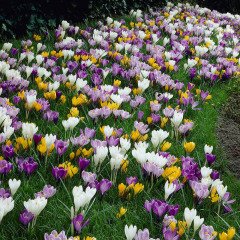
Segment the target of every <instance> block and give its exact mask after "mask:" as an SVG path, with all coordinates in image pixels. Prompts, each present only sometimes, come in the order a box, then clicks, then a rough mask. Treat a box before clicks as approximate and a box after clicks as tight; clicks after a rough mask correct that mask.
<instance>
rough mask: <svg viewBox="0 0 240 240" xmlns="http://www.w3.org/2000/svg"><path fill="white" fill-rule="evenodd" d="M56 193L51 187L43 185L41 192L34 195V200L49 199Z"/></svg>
mask: <svg viewBox="0 0 240 240" xmlns="http://www.w3.org/2000/svg"><path fill="white" fill-rule="evenodd" d="M56 191H57V190H56V188H54V187H53V186H51V185H45V186H44V187H43V190H42V191H40V192H38V193H35V198H37V197H45V198H50V197H52V196H54V195H55V193H56Z"/></svg>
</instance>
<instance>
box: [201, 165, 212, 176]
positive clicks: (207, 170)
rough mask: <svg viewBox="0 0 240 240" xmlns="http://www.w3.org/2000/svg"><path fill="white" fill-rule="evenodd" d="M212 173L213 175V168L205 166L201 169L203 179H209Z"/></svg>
mask: <svg viewBox="0 0 240 240" xmlns="http://www.w3.org/2000/svg"><path fill="white" fill-rule="evenodd" d="M211 173H212V169H211V168H209V167H205V166H204V167H202V168H201V174H202V177H203V178H207V177H209V176H210V174H211Z"/></svg>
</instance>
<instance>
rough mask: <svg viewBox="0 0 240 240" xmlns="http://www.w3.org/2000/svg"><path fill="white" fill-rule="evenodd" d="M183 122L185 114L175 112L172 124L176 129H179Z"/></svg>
mask: <svg viewBox="0 0 240 240" xmlns="http://www.w3.org/2000/svg"><path fill="white" fill-rule="evenodd" d="M182 120H183V113H182V112H177V111H176V110H175V111H174V114H173V117H172V118H171V122H172V124H173V125H174V127H175V128H178V127H179V125H180V124H181V122H182Z"/></svg>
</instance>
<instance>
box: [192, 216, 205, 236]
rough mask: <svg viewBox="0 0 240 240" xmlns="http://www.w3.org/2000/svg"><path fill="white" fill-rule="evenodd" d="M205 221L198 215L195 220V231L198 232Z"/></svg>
mask: <svg viewBox="0 0 240 240" xmlns="http://www.w3.org/2000/svg"><path fill="white" fill-rule="evenodd" d="M203 222H204V218H200V216H196V217H195V218H194V220H193V226H194V232H196V231H197V230H198V229H199V228H200V227H201V225H202V224H203Z"/></svg>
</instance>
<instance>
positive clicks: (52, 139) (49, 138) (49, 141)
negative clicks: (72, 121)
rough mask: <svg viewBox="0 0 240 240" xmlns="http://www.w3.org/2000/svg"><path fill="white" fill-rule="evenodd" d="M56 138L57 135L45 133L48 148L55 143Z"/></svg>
mask: <svg viewBox="0 0 240 240" xmlns="http://www.w3.org/2000/svg"><path fill="white" fill-rule="evenodd" d="M56 138H57V137H56V135H53V134H46V135H45V141H46V147H47V149H48V150H49V149H50V148H51V146H52V145H53V144H54V142H55V141H56Z"/></svg>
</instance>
